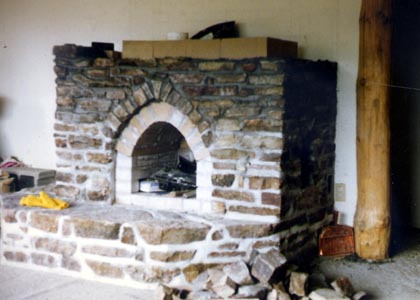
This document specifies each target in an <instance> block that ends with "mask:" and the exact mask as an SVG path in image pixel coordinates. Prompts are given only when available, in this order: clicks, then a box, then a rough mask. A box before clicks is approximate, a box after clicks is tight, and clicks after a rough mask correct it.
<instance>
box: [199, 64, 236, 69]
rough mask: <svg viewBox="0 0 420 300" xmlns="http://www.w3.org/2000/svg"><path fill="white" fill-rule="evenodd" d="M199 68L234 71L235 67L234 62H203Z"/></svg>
mask: <svg viewBox="0 0 420 300" xmlns="http://www.w3.org/2000/svg"><path fill="white" fill-rule="evenodd" d="M198 68H199V69H200V70H201V71H232V70H233V69H234V68H235V63H234V62H202V63H199V65H198Z"/></svg>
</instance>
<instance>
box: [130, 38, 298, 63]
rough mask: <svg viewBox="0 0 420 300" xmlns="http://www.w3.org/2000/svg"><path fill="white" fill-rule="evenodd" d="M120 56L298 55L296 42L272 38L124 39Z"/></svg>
mask: <svg viewBox="0 0 420 300" xmlns="http://www.w3.org/2000/svg"><path fill="white" fill-rule="evenodd" d="M122 55H123V58H139V59H151V58H163V57H192V58H203V59H218V58H229V59H243V58H252V57H283V58H286V57H297V43H296V42H290V41H284V40H279V39H273V38H265V37H262V38H231V39H216V40H176V41H123V53H122Z"/></svg>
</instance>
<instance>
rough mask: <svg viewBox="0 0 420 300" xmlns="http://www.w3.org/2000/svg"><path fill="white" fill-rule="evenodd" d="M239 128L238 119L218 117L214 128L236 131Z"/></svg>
mask: <svg viewBox="0 0 420 300" xmlns="http://www.w3.org/2000/svg"><path fill="white" fill-rule="evenodd" d="M240 129H241V127H240V123H239V120H235V119H220V120H219V121H217V124H216V130H218V131H237V130H240Z"/></svg>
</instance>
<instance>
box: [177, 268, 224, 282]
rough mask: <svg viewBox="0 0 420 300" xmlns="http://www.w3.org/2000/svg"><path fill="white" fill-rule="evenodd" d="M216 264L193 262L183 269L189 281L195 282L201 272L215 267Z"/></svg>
mask: <svg viewBox="0 0 420 300" xmlns="http://www.w3.org/2000/svg"><path fill="white" fill-rule="evenodd" d="M215 266H216V265H215V264H192V265H189V266H188V267H186V268H184V269H183V270H182V273H183V274H184V276H185V279H186V280H187V282H190V283H191V282H193V281H194V280H195V279H196V278H197V277H198V276H199V275H200V274H201V273H203V272H205V271H207V270H208V269H211V268H213V267H215Z"/></svg>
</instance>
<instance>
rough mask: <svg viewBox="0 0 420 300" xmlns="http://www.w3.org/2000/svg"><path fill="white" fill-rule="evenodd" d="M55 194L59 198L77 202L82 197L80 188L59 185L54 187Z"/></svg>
mask: <svg viewBox="0 0 420 300" xmlns="http://www.w3.org/2000/svg"><path fill="white" fill-rule="evenodd" d="M54 192H55V193H56V195H57V197H62V198H64V199H72V200H76V199H77V198H78V197H79V195H80V190H79V188H77V187H75V186H72V185H63V184H58V185H56V186H55V187H54Z"/></svg>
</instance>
